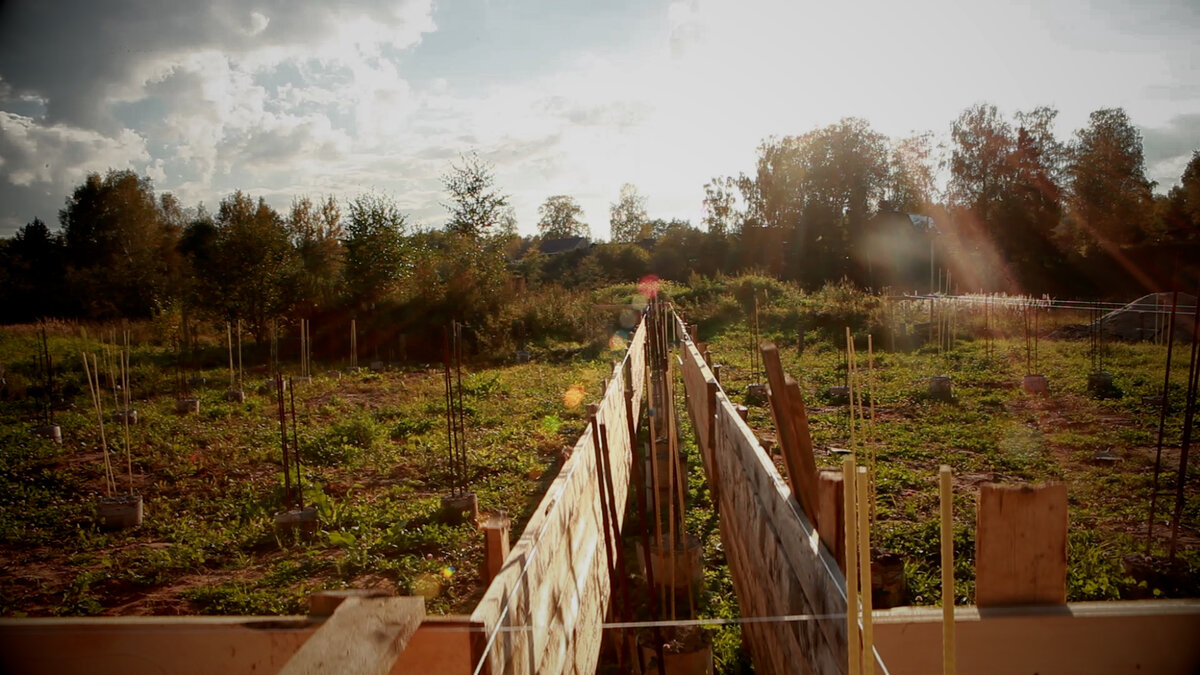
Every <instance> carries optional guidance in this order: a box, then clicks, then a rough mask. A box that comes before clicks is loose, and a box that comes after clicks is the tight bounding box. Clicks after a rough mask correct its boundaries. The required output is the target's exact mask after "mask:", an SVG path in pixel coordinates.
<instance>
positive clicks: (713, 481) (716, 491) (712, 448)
mask: <svg viewBox="0 0 1200 675" xmlns="http://www.w3.org/2000/svg"><path fill="white" fill-rule="evenodd" d="M704 385H705V394H706V396H705V398H706V403H707V405H706V411H707V412H706V413H705V417H706V418H707V419H708V428H707V429H705V432H706V433H705V436H706V438H705V439H704V442H705V445H707V446H708V471H709V482H708V485H709V490H710V491H711V492H712V503H713V510H714V511H716V512H717V513H720V511H721V465H720V460H719V459H717V387H718V385H717V383H716V382H705V383H704ZM745 420H746V417H745V416H744V415H743V416H742V421H745Z"/></svg>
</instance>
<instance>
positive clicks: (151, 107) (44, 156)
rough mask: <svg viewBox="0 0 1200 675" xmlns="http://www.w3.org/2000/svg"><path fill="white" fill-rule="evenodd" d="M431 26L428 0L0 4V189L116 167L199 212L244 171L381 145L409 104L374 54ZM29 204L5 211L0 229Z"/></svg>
mask: <svg viewBox="0 0 1200 675" xmlns="http://www.w3.org/2000/svg"><path fill="white" fill-rule="evenodd" d="M433 30H435V25H434V23H433V19H432V3H431V0H389V1H380V2H370V1H349V2H337V3H327V2H324V1H323V0H302V1H298V2H288V3H286V4H284V3H280V2H276V1H274V0H251V1H250V2H240V1H236V0H217V1H215V2H206V3H170V4H168V5H164V6H161V7H160V6H158V5H155V4H153V3H150V4H147V3H145V2H141V1H140V0H116V1H114V2H106V3H94V2H83V1H79V0H77V1H75V2H68V3H62V2H58V3H40V2H32V1H27V2H19V1H16V2H5V3H0V111H2V112H0V114H3V115H5V117H4V118H3V122H2V123H0V125H2V128H0V134H2V135H3V138H0V143H2V144H3V145H2V146H0V158H2V159H0V162H2V164H0V181H6V184H5V187H6V188H7V189H6V190H5V191H6V192H9V193H13V192H17V191H19V190H21V189H30V190H35V191H36V192H38V193H39V194H40V193H41V192H49V193H56V194H58V195H59V197H57V200H61V198H62V197H61V195H64V194H66V193H68V192H69V191H70V190H71V189H72V188H73V184H74V182H75V181H78V180H80V179H81V178H82V176H84V175H85V174H86V173H87V172H88V171H104V170H106V169H108V168H109V167H126V166H129V167H131V168H135V169H138V170H139V171H142V172H144V173H146V174H147V175H151V176H152V178H153V179H154V180H155V181H156V183H157V184H158V186H159V188H160V189H163V188H167V189H173V190H176V191H177V192H179V193H180V196H181V197H182V198H184V199H185V200H186V199H187V198H189V197H195V198H208V200H209V201H211V197H212V190H213V189H214V188H217V187H218V186H224V185H228V184H230V183H231V182H232V181H233V180H245V181H247V182H246V183H243V184H238V185H236V187H244V186H245V185H253V184H256V183H258V181H259V179H261V178H262V176H261V175H259V176H256V175H254V173H253V172H255V171H263V172H266V173H268V174H270V173H275V174H277V173H279V171H278V170H279V169H281V168H283V167H287V166H291V165H295V166H296V170H297V172H298V173H299V174H300V175H309V176H311V175H312V174H311V173H310V172H308V171H307V170H306V169H305V167H304V165H305V164H314V163H319V162H330V161H335V160H337V159H338V158H340V157H342V156H344V155H346V153H348V152H352V151H362V150H363V149H369V148H374V149H376V150H378V151H382V150H383V148H391V147H392V146H391V145H390V144H388V143H386V142H384V141H386V138H387V137H388V136H389V134H394V130H395V129H394V126H393V125H394V124H395V122H396V121H397V120H398V119H402V118H403V116H404V115H405V114H406V113H405V111H406V110H408V109H411V107H412V106H413V105H414V104H413V101H412V99H413V96H412V92H411V90H410V88H409V85H408V83H407V82H406V81H405V80H404V78H403V77H402V76H401V74H400V72H399V70H398V68H397V66H396V63H395V61H394V59H392V58H388V57H385V56H384V52H385V50H391V52H392V53H396V52H397V50H404V49H408V48H411V47H412V46H414V45H416V44H418V43H419V42H420V40H421V38H422V36H423V35H424V34H426V33H429V32H431V31H433ZM381 139H382V140H381ZM151 155H153V161H151ZM43 202H44V200H42V199H33V198H32V197H31V198H30V199H23V200H22V199H11V200H9V199H6V200H4V206H3V211H4V213H3V217H4V218H5V221H4V224H0V234H2V233H4V232H5V231H6V230H9V229H10V228H11V223H12V222H14V221H15V220H17V219H19V218H25V217H28V216H25V215H20V216H14V215H12V214H14V213H17V212H16V211H15V210H16V209H18V208H21V205H22V204H29V203H43ZM37 212H39V213H45V211H44V210H43V209H39V210H38V211H37ZM20 213H22V214H26V213H28V211H24V212H20Z"/></svg>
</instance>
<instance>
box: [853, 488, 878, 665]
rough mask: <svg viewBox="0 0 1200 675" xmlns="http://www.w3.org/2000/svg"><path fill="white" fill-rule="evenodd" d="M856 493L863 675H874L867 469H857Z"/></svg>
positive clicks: (869, 511)
mask: <svg viewBox="0 0 1200 675" xmlns="http://www.w3.org/2000/svg"><path fill="white" fill-rule="evenodd" d="M854 483H855V486H856V488H857V490H856V492H858V559H859V566H858V569H859V578H860V579H861V580H862V584H861V585H862V608H863V609H862V628H863V640H862V643H863V646H862V650H863V664H862V665H863V675H874V673H875V631H874V626H873V625H872V623H871V620H872V618H873V617H872V616H871V611H872V603H871V600H872V598H871V518H870V515H871V509H870V507H869V506H868V504H869V500H870V496H869V494H868V489H867V488H868V487H869V485H870V478H869V477H868V475H867V467H865V466H860V467H858V473H857V475H856V476H855V479H854Z"/></svg>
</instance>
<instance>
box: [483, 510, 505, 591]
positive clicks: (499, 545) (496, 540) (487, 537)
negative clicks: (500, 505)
mask: <svg viewBox="0 0 1200 675" xmlns="http://www.w3.org/2000/svg"><path fill="white" fill-rule="evenodd" d="M511 527H512V521H511V520H510V519H508V518H506V517H504V516H488V518H487V520H485V521H483V525H482V528H483V557H484V569H483V571H484V579H485V581H486V582H487V583H488V584H491V583H492V580H493V579H495V578H496V575H497V574H499V573H500V568H501V567H503V566H504V561H505V559H506V558H508V546H509V544H508V535H509V528H511Z"/></svg>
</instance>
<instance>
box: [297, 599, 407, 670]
mask: <svg viewBox="0 0 1200 675" xmlns="http://www.w3.org/2000/svg"><path fill="white" fill-rule="evenodd" d="M424 618H425V598H421V597H415V598H413V597H400V598H359V597H352V598H347V599H346V600H345V601H344V602H342V604H340V605H338V607H337V609H336V610H334V612H333V616H331V617H329V619H328V620H327V621H326V622H325V623H324V624H323V625H322V626H321V627H320V628H319V629H317V632H316V633H314V634H313V636H312V637H311V638H309V639H308V640H307V641H306V642H305V643H304V645H303V646H301V647H300V649H299V650H298V651H297V652H296V653H295V655H294V656H292V658H291V659H290V660H289V661H288V662H287V664H286V665H285V666H284V667H283V669H282V670H281V671H279V672H280V675H310V674H311V675H317V674H323V673H345V674H346V675H385V674H386V673H389V672H391V670H392V665H393V664H394V663H395V662H396V658H397V657H398V656H399V655H400V652H402V651H404V647H405V645H407V644H408V640H409V638H411V637H412V636H413V633H415V632H417V628H418V627H419V626H420V625H421V621H422V620H423V619H424Z"/></svg>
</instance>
